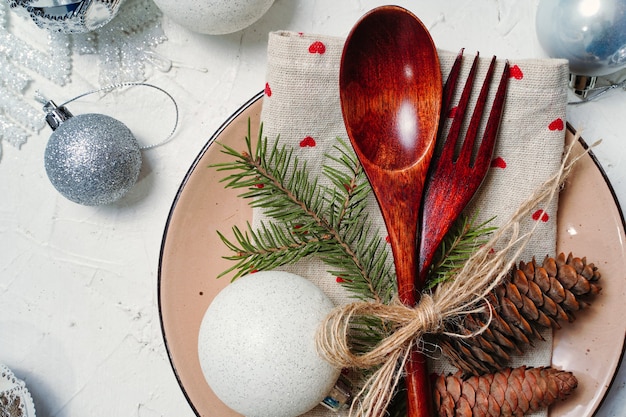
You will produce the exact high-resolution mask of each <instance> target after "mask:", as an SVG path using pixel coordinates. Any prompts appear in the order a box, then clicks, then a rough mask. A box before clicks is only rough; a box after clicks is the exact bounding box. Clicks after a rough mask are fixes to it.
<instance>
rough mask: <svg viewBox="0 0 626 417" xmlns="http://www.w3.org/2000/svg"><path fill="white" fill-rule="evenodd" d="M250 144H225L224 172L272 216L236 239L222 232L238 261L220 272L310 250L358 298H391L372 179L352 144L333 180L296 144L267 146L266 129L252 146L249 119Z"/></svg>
mask: <svg viewBox="0 0 626 417" xmlns="http://www.w3.org/2000/svg"><path fill="white" fill-rule="evenodd" d="M245 141H246V151H245V152H238V151H236V150H235V149H233V148H230V147H228V146H225V145H222V146H223V148H224V149H223V152H224V153H226V154H228V155H230V156H232V157H233V160H232V161H230V162H226V163H221V164H215V165H212V166H213V167H215V168H217V169H218V171H230V172H231V173H230V174H229V175H228V176H226V177H225V178H224V179H223V180H222V181H223V182H225V183H226V187H227V188H237V189H239V188H241V189H244V190H245V191H244V192H243V193H242V194H240V197H243V198H248V199H250V204H251V205H252V206H253V207H256V208H260V209H263V210H264V214H266V215H267V216H268V217H269V218H270V219H271V220H270V221H267V222H263V223H262V224H261V225H260V227H259V230H257V231H254V230H252V228H251V227H250V225H248V227H247V230H246V231H245V232H242V231H241V230H239V229H238V228H236V227H235V228H233V234H234V242H233V241H230V240H229V239H227V238H226V236H225V235H224V234H222V233H220V238H221V239H222V241H223V242H224V244H225V245H226V246H227V247H228V248H229V249H230V250H231V251H233V252H234V255H232V256H228V257H226V259H230V260H233V261H236V264H235V265H234V266H233V267H231V268H229V269H228V270H226V271H224V272H223V273H222V274H220V276H223V275H225V274H228V273H230V272H233V271H235V276H234V278H237V277H240V276H242V275H244V274H247V273H249V272H251V271H253V270H257V269H272V268H276V267H278V266H281V265H287V264H291V263H294V262H296V261H298V260H300V259H303V258H305V257H307V256H310V255H313V254H315V255H317V256H319V257H320V258H321V260H322V261H324V262H325V263H326V264H327V265H329V268H331V270H330V271H329V272H330V273H332V274H333V275H336V276H339V277H341V278H342V281H343V285H344V286H345V287H347V289H348V290H349V291H351V292H352V293H353V294H354V296H355V297H357V298H362V299H374V300H376V301H380V302H388V301H389V300H390V299H391V297H392V296H393V294H394V293H395V276H394V273H393V270H392V268H391V267H390V263H389V262H388V261H387V259H388V251H387V248H386V246H385V245H384V244H383V241H382V239H381V238H380V237H379V235H378V233H377V231H375V230H372V227H371V225H370V223H369V218H368V216H367V214H366V212H365V209H366V207H367V196H368V195H369V194H370V187H369V182H368V181H367V178H366V176H365V174H364V172H363V169H362V168H361V166H360V164H359V163H358V160H357V158H356V155H355V154H354V153H353V152H352V149H351V148H350V146H349V145H348V144H346V143H345V142H344V141H342V140H341V139H338V144H337V145H335V147H334V149H333V151H334V154H333V155H327V158H328V160H329V161H330V162H333V163H334V165H336V166H331V165H330V164H327V165H325V166H324V169H323V174H324V175H325V176H326V178H328V180H329V182H330V183H331V186H322V185H321V184H319V182H318V180H317V179H316V178H313V179H311V175H310V172H309V170H308V169H307V166H306V162H304V163H302V162H301V161H300V160H299V159H298V158H297V156H294V154H293V150H292V149H288V148H287V147H286V146H285V145H279V140H278V138H277V140H276V141H275V143H274V145H273V146H272V147H271V148H268V144H267V138H264V137H263V136H262V127H261V129H259V135H258V137H257V141H256V146H255V147H254V149H253V146H252V140H251V134H250V123H248V135H247V136H246V139H245Z"/></svg>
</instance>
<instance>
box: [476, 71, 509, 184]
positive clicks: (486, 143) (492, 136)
mask: <svg viewBox="0 0 626 417" xmlns="http://www.w3.org/2000/svg"><path fill="white" fill-rule="evenodd" d="M508 83H509V61H506V62H505V63H504V69H503V70H502V76H501V77H500V83H499V84H498V90H497V91H496V96H495V98H494V101H493V105H492V107H491V112H490V113H489V119H488V120H487V125H486V126H485V133H484V134H483V140H482V142H481V144H480V148H479V149H478V155H477V156H476V161H475V162H474V167H475V168H476V169H477V170H479V171H480V172H481V173H483V172H486V171H487V169H488V168H489V165H490V163H491V157H492V155H493V148H494V146H495V143H496V137H497V136H498V129H499V127H500V119H501V118H502V112H503V110H504V99H505V97H506V89H507V86H508ZM483 175H484V174H483Z"/></svg>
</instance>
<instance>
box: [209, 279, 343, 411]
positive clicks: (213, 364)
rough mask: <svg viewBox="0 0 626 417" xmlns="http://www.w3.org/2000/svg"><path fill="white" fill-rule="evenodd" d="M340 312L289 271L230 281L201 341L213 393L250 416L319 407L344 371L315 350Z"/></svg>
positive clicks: (213, 305)
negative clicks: (327, 321) (325, 325)
mask: <svg viewBox="0 0 626 417" xmlns="http://www.w3.org/2000/svg"><path fill="white" fill-rule="evenodd" d="M332 308H333V304H332V302H331V301H330V299H329V298H328V297H327V296H326V295H325V294H324V293H323V292H322V291H321V290H320V289H319V288H318V287H316V286H315V285H314V284H313V283H311V282H310V281H308V280H306V279H305V278H302V277H300V276H298V275H294V274H291V273H288V272H279V271H262V272H257V273H254V274H251V275H247V276H244V277H242V278H239V279H237V280H236V281H234V282H233V283H231V284H229V285H228V286H227V287H226V288H225V289H223V290H222V291H221V292H220V293H219V294H218V295H217V297H216V298H215V299H214V300H213V302H212V303H211V305H210V306H209V308H208V309H207V311H206V313H205V315H204V318H203V320H202V325H201V327H200V334H199V338H198V353H199V357H200V364H201V366H202V372H203V373H204V377H205V378H206V380H207V382H208V384H209V386H210V387H211V389H212V390H213V392H214V393H215V394H216V395H217V396H218V397H219V398H220V399H221V400H222V401H223V402H224V403H225V404H226V405H227V406H229V407H230V408H232V409H233V410H235V411H237V412H238V413H241V414H243V415H245V416H247V417H268V416H272V417H295V416H298V415H301V414H303V413H305V412H307V411H309V410H311V409H312V408H314V407H315V406H316V405H318V404H319V403H320V401H322V400H323V399H324V398H325V396H326V395H327V394H328V393H329V391H330V390H331V389H332V388H333V386H334V384H335V382H336V381H337V378H338V377H339V373H340V371H339V370H338V369H335V368H333V367H332V366H331V365H330V364H329V363H328V362H326V361H325V360H324V359H323V358H322V357H320V356H319V354H318V353H317V350H316V348H315V334H316V332H317V328H318V327H319V325H320V323H321V322H322V320H323V319H324V318H325V317H326V315H327V314H328V313H329V312H330V311H331V310H332Z"/></svg>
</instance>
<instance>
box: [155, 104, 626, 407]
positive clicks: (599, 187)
mask: <svg viewBox="0 0 626 417" xmlns="http://www.w3.org/2000/svg"><path fill="white" fill-rule="evenodd" d="M261 97H262V95H261V94H259V95H257V96H255V97H254V98H252V99H251V100H250V101H249V102H248V103H246V104H245V105H244V106H243V107H242V108H241V109H240V110H239V111H237V113H235V114H234V115H233V116H232V117H231V118H230V119H229V120H228V121H226V122H225V123H224V125H223V126H222V127H221V128H220V129H219V130H218V131H217V132H216V133H215V135H214V136H213V137H212V138H211V139H210V140H209V142H208V143H207V144H206V146H205V147H204V149H202V152H201V153H200V155H199V156H198V158H197V159H196V161H195V162H194V164H193V166H192V167H191V168H190V170H189V172H188V173H187V175H186V177H185V180H184V181H183V184H182V185H181V187H180V189H179V191H178V194H177V196H176V199H175V201H174V204H173V206H172V209H171V212H170V216H169V219H168V222H167V226H166V229H165V234H164V237H163V244H162V248H161V259H160V265H159V307H160V314H161V324H162V329H163V335H164V339H165V344H166V347H167V350H168V353H169V356H170V360H171V363H172V366H173V368H174V372H175V373H176V377H177V378H178V381H179V383H180V386H181V388H182V390H183V392H184V394H185V396H186V397H187V399H188V401H189V404H190V405H191V406H192V408H193V409H194V411H195V412H196V414H197V415H198V416H202V417H209V416H210V417H227V416H237V415H238V414H236V413H234V412H233V411H231V410H229V409H228V408H227V407H226V406H225V405H223V404H222V403H221V402H220V401H219V400H218V399H217V398H216V397H215V395H214V394H213V393H212V392H211V390H210V388H209V387H208V385H207V383H206V382H205V380H204V377H203V375H202V371H201V369H200V362H199V359H198V352H197V344H198V330H199V328H200V323H201V320H202V317H203V315H204V312H205V310H206V308H207V307H208V305H209V303H210V302H211V300H212V299H213V297H214V296H215V295H216V294H217V293H218V292H219V291H220V290H221V289H222V288H223V287H224V286H226V285H227V284H228V282H229V281H228V278H225V279H220V280H217V279H215V277H216V275H217V274H218V273H219V272H221V271H223V270H225V269H226V268H227V267H228V266H229V262H228V261H224V260H223V259H222V256H223V255H227V254H228V252H227V250H226V249H225V246H224V245H223V244H222V242H221V241H220V239H219V237H218V236H217V233H216V230H219V231H221V232H227V231H229V230H230V228H231V227H232V226H234V225H237V226H239V227H244V226H245V224H246V221H249V220H250V219H251V216H252V210H251V209H250V207H249V206H248V205H247V202H245V201H244V200H243V199H239V198H237V194H238V191H232V190H226V189H224V187H223V185H222V184H221V183H220V182H219V180H220V178H221V177H222V174H221V173H217V172H216V171H215V170H214V169H209V168H207V167H208V165H210V164H215V163H218V162H221V161H224V160H225V159H226V158H227V157H226V156H225V155H224V154H222V153H221V151H220V147H219V146H215V145H213V142H215V141H218V142H221V143H224V144H227V145H229V146H231V147H234V148H235V149H237V148H241V150H242V151H243V150H244V146H243V144H244V140H243V139H244V136H245V134H246V132H247V124H248V119H250V120H251V123H252V126H251V131H252V132H253V133H255V132H257V131H258V124H259V116H260V111H261V102H262V100H261ZM568 137H569V139H570V140H571V138H572V133H571V132H569V133H568ZM578 148H580V150H581V151H582V149H583V146H582V145H581V146H578ZM558 227H559V229H558V236H559V239H558V247H559V251H565V252H570V251H571V252H573V253H574V254H576V255H578V256H583V255H584V256H587V259H588V260H589V261H590V262H594V263H596V265H597V266H599V267H600V268H601V271H602V274H603V278H602V287H603V292H602V294H601V295H600V296H599V297H598V298H597V299H596V300H595V301H594V304H593V306H592V308H591V309H589V310H588V311H585V312H584V313H583V314H580V315H579V316H580V317H579V319H578V320H577V322H576V323H575V325H573V326H567V325H566V326H565V329H564V330H563V331H558V332H556V335H555V340H554V358H553V362H554V365H555V366H556V367H558V368H561V369H567V370H571V371H573V372H575V374H576V376H577V377H578V379H579V381H580V383H579V389H578V390H576V394H575V397H574V398H570V399H568V401H566V402H563V403H561V404H558V405H556V406H555V407H553V408H552V409H551V411H550V416H551V417H557V416H559V417H565V416H567V417H588V416H591V415H592V414H593V412H594V411H595V410H596V409H597V408H598V407H599V405H600V403H601V401H602V399H603V398H604V396H605V394H606V391H607V389H608V387H609V386H610V384H611V382H612V379H613V376H614V375H615V373H616V370H617V367H618V366H619V363H620V359H621V355H622V351H623V347H624V346H623V344H624V333H625V326H626V320H624V317H625V316H626V304H625V303H624V302H623V301H622V300H623V297H624V295H625V293H626V280H625V279H624V274H623V272H624V271H625V270H626V253H625V252H624V240H625V234H624V221H623V218H622V215H621V212H620V210H619V207H618V206H617V204H616V200H615V197H614V195H613V193H612V189H611V187H610V185H609V183H608V181H607V180H606V178H605V177H604V175H603V173H602V170H601V169H600V168H599V166H598V164H597V163H596V162H595V160H594V159H593V157H592V156H585V157H584V159H583V160H582V161H581V162H580V163H579V164H578V165H577V167H576V171H575V172H574V174H573V175H572V177H571V178H570V181H569V183H568V185H567V187H566V188H565V190H564V191H563V193H562V194H561V200H560V207H559V226H558Z"/></svg>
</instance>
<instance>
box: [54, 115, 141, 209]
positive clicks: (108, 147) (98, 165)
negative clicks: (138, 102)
mask: <svg viewBox="0 0 626 417" xmlns="http://www.w3.org/2000/svg"><path fill="white" fill-rule="evenodd" d="M68 113H69V112H68ZM70 116H71V114H70ZM45 167H46V173H47V174H48V178H49V179H50V182H52V185H54V187H55V188H56V189H57V190H58V191H59V192H60V193H61V194H62V195H63V196H65V197H66V198H68V199H69V200H72V201H74V202H76V203H79V204H84V205H87V206H95V205H102V204H109V203H112V202H114V201H115V200H118V199H119V198H121V197H122V196H123V195H124V194H126V192H128V190H129V189H130V188H131V187H132V186H133V185H134V184H135V182H136V181H137V178H138V176H139V171H140V170H141V151H140V149H139V144H138V143H137V140H136V139H135V137H134V136H133V134H132V132H131V131H130V130H129V129H128V127H126V125H124V124H123V123H122V122H120V121H119V120H117V119H114V118H112V117H109V116H106V115H103V114H82V115H78V116H71V117H68V118H66V119H65V120H62V121H61V122H60V123H59V124H58V126H56V127H55V128H54V131H53V132H52V135H51V136H50V140H49V141H48V145H47V146H46V152H45Z"/></svg>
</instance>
